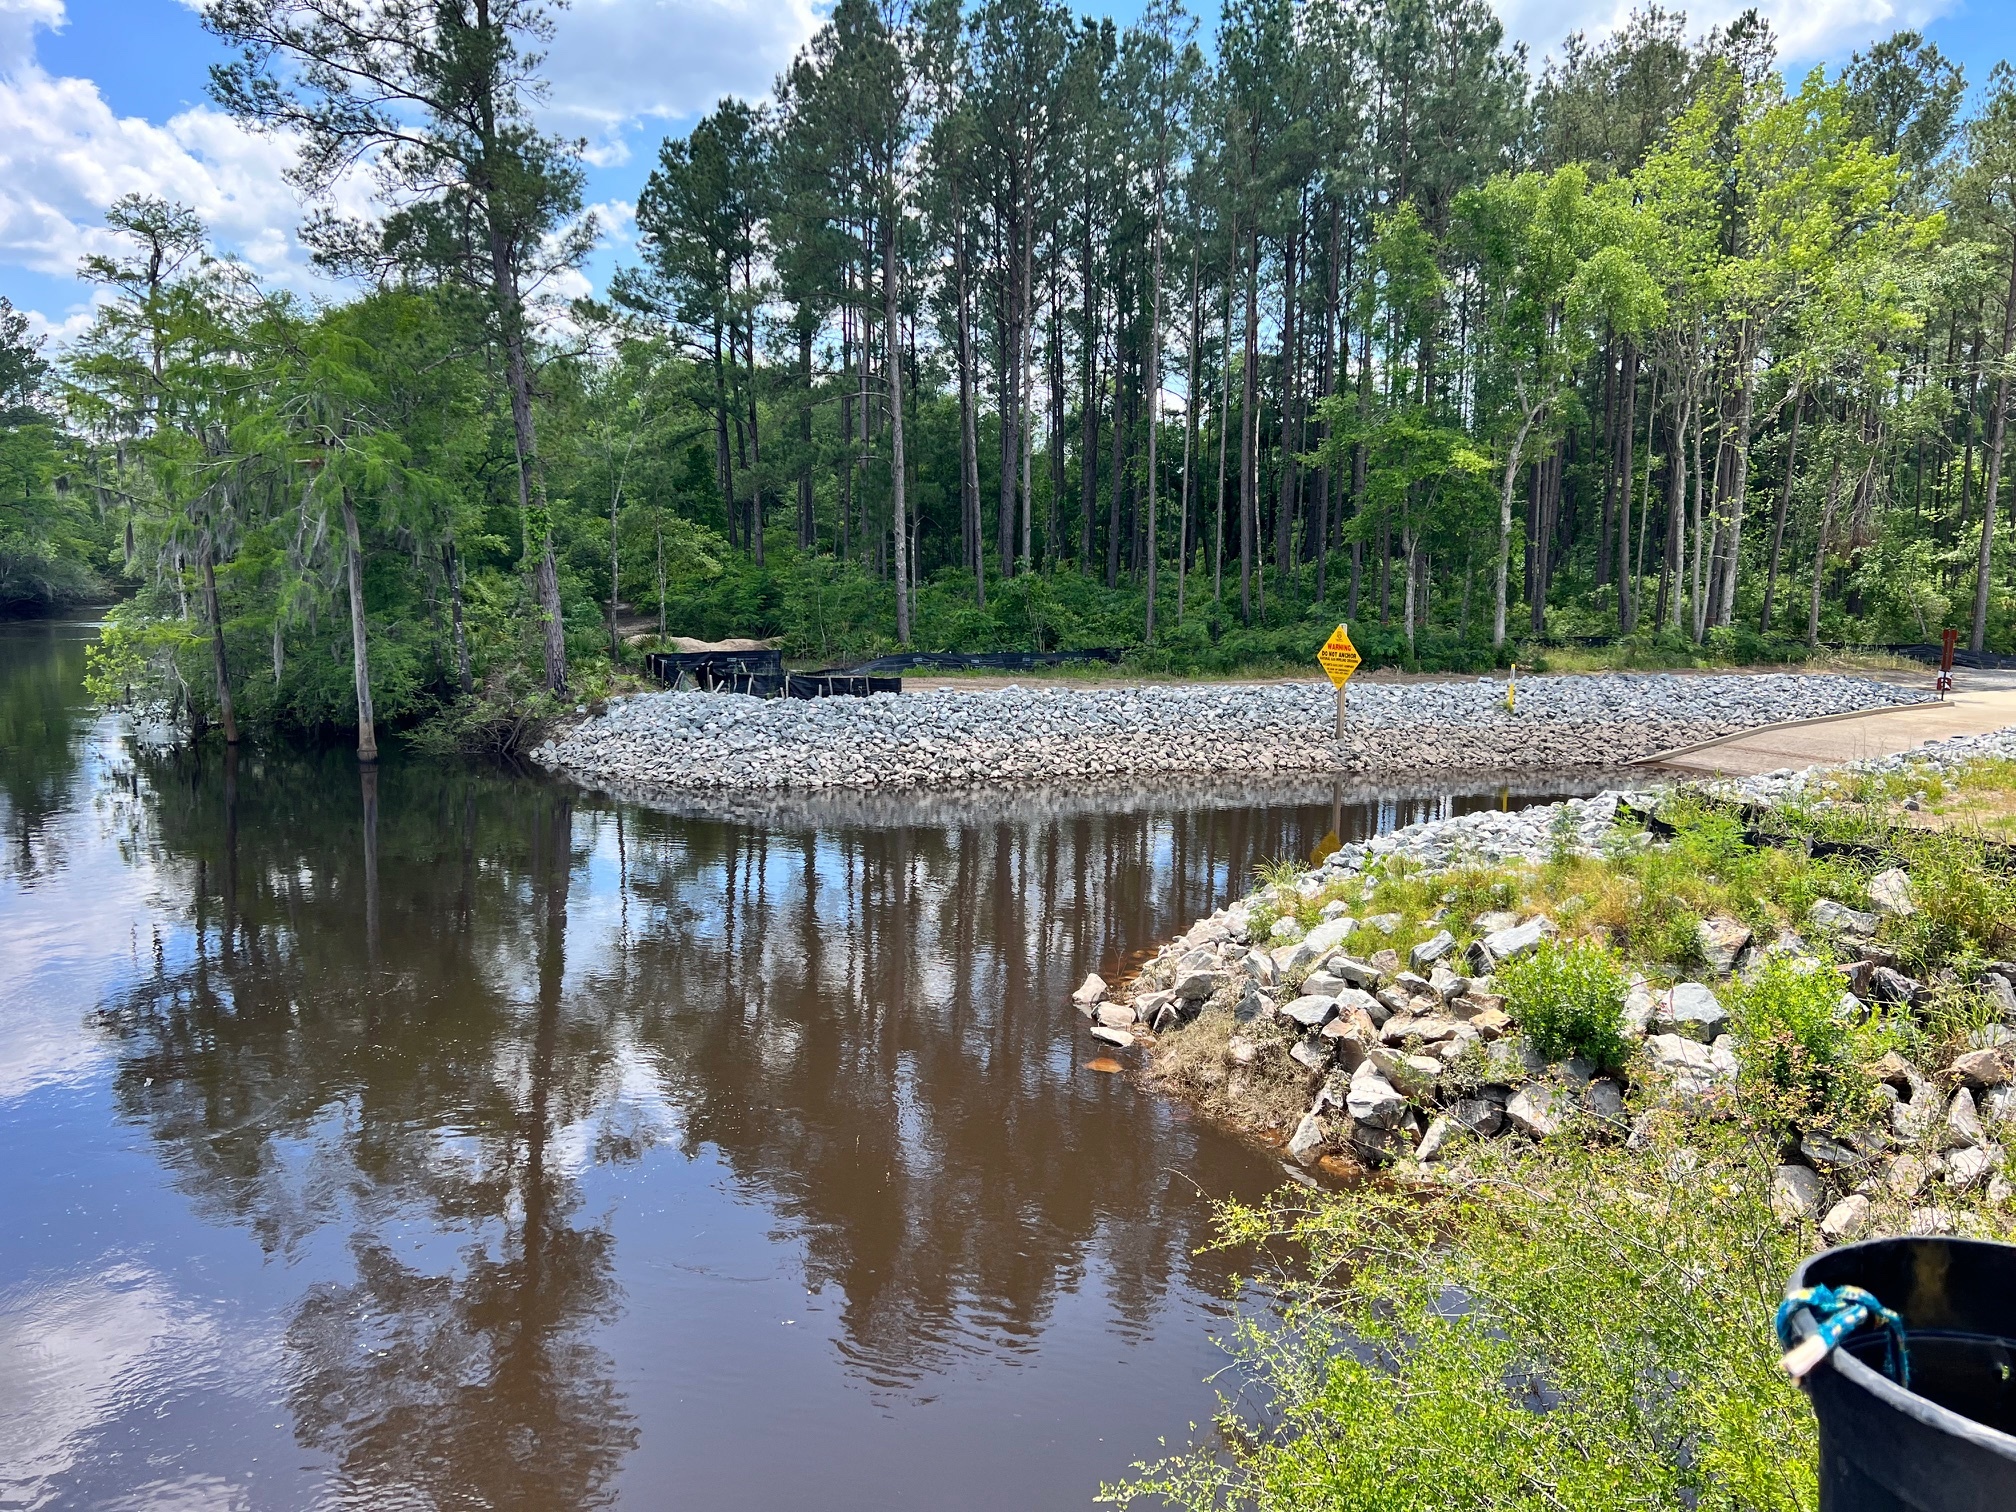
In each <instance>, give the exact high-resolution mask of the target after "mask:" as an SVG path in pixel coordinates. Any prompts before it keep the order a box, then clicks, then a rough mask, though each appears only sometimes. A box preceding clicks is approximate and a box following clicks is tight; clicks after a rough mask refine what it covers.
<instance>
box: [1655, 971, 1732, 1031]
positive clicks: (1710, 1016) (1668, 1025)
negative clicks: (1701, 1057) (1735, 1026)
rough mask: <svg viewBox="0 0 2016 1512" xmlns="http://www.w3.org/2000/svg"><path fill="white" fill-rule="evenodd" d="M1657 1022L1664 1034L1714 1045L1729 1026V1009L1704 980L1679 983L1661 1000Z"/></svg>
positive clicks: (1656, 1017) (1656, 1016) (1656, 1014)
mask: <svg viewBox="0 0 2016 1512" xmlns="http://www.w3.org/2000/svg"><path fill="white" fill-rule="evenodd" d="M1654 1023H1655V1024H1656V1025H1657V1026H1658V1028H1659V1029H1660V1030H1661V1031H1662V1032H1663V1033H1666V1034H1680V1035H1685V1036H1686V1037H1687V1038H1688V1039H1691V1040H1698V1041H1699V1042H1700V1043H1702V1044H1704V1045H1711V1044H1713V1043H1714V1042H1715V1040H1716V1038H1717V1037H1718V1036H1720V1035H1721V1033H1722V1031H1723V1029H1724V1028H1726V1027H1727V1025H1728V1023H1729V1012H1728V1010H1727V1009H1725V1008H1724V1007H1723V1006H1722V1004H1721V1001H1720V1000H1719V999H1717V998H1716V996H1715V994H1714V993H1713V992H1712V991H1710V990H1709V988H1708V987H1706V986H1705V985H1703V984H1702V983H1700V982H1678V983H1675V984H1674V986H1673V987H1672V989H1671V990H1670V991H1668V992H1667V993H1666V994H1665V996H1664V997H1662V998H1661V999H1660V1001H1659V1005H1658V1009H1657V1011H1656V1013H1655V1014H1654Z"/></svg>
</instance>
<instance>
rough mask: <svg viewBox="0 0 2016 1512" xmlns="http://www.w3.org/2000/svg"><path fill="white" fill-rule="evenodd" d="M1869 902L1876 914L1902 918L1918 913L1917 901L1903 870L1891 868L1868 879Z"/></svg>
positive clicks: (1908, 878)
mask: <svg viewBox="0 0 2016 1512" xmlns="http://www.w3.org/2000/svg"><path fill="white" fill-rule="evenodd" d="M1868 892H1869V902H1870V903H1871V905H1873V906H1874V908H1875V910H1876V911H1877V912H1878V913H1884V914H1890V915H1891V916H1893V917H1895V918H1900V919H1901V918H1904V917H1906V916H1907V915H1910V914H1914V913H1916V912H1917V911H1918V901H1917V899H1916V898H1915V897H1914V896H1913V895H1912V892H1911V879H1910V877H1908V876H1906V875H1905V873H1904V869H1903V868H1902V867H1899V866H1893V867H1891V868H1890V869H1889V870H1888V871H1881V872H1878V873H1876V875H1875V876H1873V877H1871V878H1870V879H1869V888H1868Z"/></svg>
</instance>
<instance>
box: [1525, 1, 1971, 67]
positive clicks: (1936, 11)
mask: <svg viewBox="0 0 2016 1512" xmlns="http://www.w3.org/2000/svg"><path fill="white" fill-rule="evenodd" d="M1496 3H1497V9H1498V14H1499V16H1500V17H1502V18H1503V20H1504V22H1505V30H1506V31H1507V32H1508V33H1509V34H1510V35H1511V36H1513V37H1515V38H1517V39H1518V40H1520V41H1523V42H1525V43H1526V44H1527V46H1528V47H1530V48H1531V49H1532V50H1533V55H1534V57H1535V58H1536V59H1537V58H1539V57H1542V56H1544V55H1545V54H1547V53H1549V52H1552V51H1553V50H1555V49H1556V48H1558V47H1559V46H1560V45H1561V39H1562V38H1563V37H1565V36H1566V35H1567V34H1568V33H1569V32H1571V31H1583V32H1587V33H1588V34H1589V35H1590V36H1591V37H1592V38H1593V37H1596V36H1600V35H1602V34H1603V33H1605V32H1609V31H1612V30H1614V29H1615V28H1617V27H1618V26H1620V25H1621V24H1622V23H1623V21H1624V18H1625V17H1626V16H1628V15H1629V14H1630V13H1631V11H1632V10H1633V9H1634V8H1636V7H1635V3H1634V0H1496ZM1953 4H1954V0H1759V3H1758V4H1757V5H1756V7H1755V8H1756V9H1757V10H1758V11H1759V12H1761V13H1762V14H1763V16H1764V18H1765V19H1766V20H1768V21H1769V22H1770V23H1771V26H1772V29H1773V30H1775V31H1776V32H1777V34H1778V52H1779V58H1780V60H1781V61H1783V62H1785V63H1787V64H1792V65H1797V64H1807V63H1813V62H1816V61H1820V60H1823V59H1824V60H1827V61H1830V62H1845V61H1846V60H1847V56H1848V54H1849V53H1850V52H1852V51H1853V50H1854V49H1856V48H1858V47H1860V46H1862V45H1863V44H1865V43H1867V42H1870V41H1873V40H1875V39H1877V38H1879V37H1885V36H1888V35H1889V34H1890V33H1891V32H1893V31H1897V30H1899V29H1901V28H1904V27H1922V26H1924V25H1925V24H1926V23H1927V22H1928V21H1931V20H1934V19H1935V18H1937V17H1939V16H1941V15H1944V14H1945V13H1946V12H1947V11H1949V10H1951V9H1953ZM1749 8H1750V6H1748V5H1746V4H1744V3H1743V0H1705V3H1701V4H1695V5H1685V6H1678V7H1676V6H1672V5H1669V6H1668V9H1684V10H1685V11H1686V13H1687V25H1688V29H1689V34H1690V35H1691V36H1700V35H1702V34H1703V33H1705V32H1706V31H1708V29H1709V28H1710V27H1715V26H1723V25H1726V24H1727V23H1728V22H1730V21H1732V20H1734V19H1735V18H1736V17H1737V16H1738V15H1740V14H1741V13H1742V12H1743V11H1745V10H1747V9H1749Z"/></svg>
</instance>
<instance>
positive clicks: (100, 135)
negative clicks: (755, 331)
mask: <svg viewBox="0 0 2016 1512" xmlns="http://www.w3.org/2000/svg"><path fill="white" fill-rule="evenodd" d="M1494 3H1496V4H1497V6H1498V9H1499V13H1500V15H1501V16H1502V17H1503V18H1504V20H1505V24H1506V29H1507V31H1508V33H1509V34H1510V35H1511V36H1512V37H1514V38H1516V39H1518V40H1521V41H1524V42H1525V43H1526V44H1527V45H1528V47H1529V48H1530V50H1531V51H1532V53H1533V54H1534V56H1535V57H1536V58H1537V57H1539V56H1541V55H1544V54H1545V53H1547V52H1548V51H1549V50H1550V49H1552V48H1554V47H1556V46H1558V44H1559V42H1560V39H1561V38H1562V37H1563V36H1564V35H1566V34H1567V33H1568V32H1569V31H1571V30H1575V29H1581V30H1583V31H1586V32H1588V33H1590V34H1592V35H1594V34H1598V33H1601V32H1603V31H1605V30H1607V29H1608V27H1609V26H1610V25H1611V24H1613V23H1614V22H1615V21H1617V20H1620V19H1621V18H1622V17H1623V15H1624V14H1625V13H1626V12H1628V10H1629V9H1630V5H1631V0H1494ZM1668 4H1669V5H1674V4H1676V0H1668ZM1075 8H1076V9H1078V10H1079V11H1081V12H1089V13H1093V14H1110V15H1113V16H1114V17H1116V19H1118V20H1120V21H1122V22H1123V23H1124V22H1125V21H1127V20H1129V19H1131V18H1132V16H1133V15H1134V14H1135V13H1136V12H1138V10H1139V8H1140V6H1139V3H1138V0H1110V3H1087V0H1079V3H1078V4H1077V5H1076V7H1075ZM1192 8H1193V10H1196V11H1198V12H1200V14H1201V15H1202V16H1203V18H1204V30H1205V32H1206V33H1208V31H1209V29H1210V25H1211V18H1212V16H1213V15H1214V13H1215V9H1216V7H1215V4H1214V3H1213V0H1192ZM1740 8H1741V6H1740V4H1739V3H1737V0H1698V3H1697V4H1695V5H1694V6H1692V7H1690V8H1689V15H1690V18H1691V22H1692V25H1693V28H1694V29H1695V30H1697V31H1698V30H1703V29H1705V28H1706V27H1707V26H1708V25H1711V24H1713V23H1716V22H1720V21H1724V20H1727V19H1728V18H1729V16H1731V15H1733V14H1734V13H1735V12H1736V11H1737V10H1739V9H1740ZM824 9H825V5H824V3H823V0H571V4H570V5H569V6H568V7H567V8H566V9H565V10H562V11H559V12H557V14H556V18H555V19H556V32H555V35H554V38H553V41H552V44H551V46H550V47H549V49H548V51H547V64H546V70H545V72H546V74H547V76H548V78H549V81H550V94H549V97H548V99H547V100H546V102H545V105H544V106H543V118H544V124H545V125H546V126H547V127H548V128H549V129H552V130H555V131H560V132H563V133H565V134H567V135H569V136H579V137H584V138H586V139H587V141H588V144H589V147H588V177H587V198H588V200H589V201H590V203H591V204H592V205H593V206H594V207H595V208H596V211H597V219H598V222H599V224H600V225H601V226H602V228H603V231H604V237H603V241H602V243H601V245H600V246H599V247H598V248H597V250H596V252H595V254H594V256H593V257H592V258H591V260H590V262H589V265H588V267H587V269H586V271H585V278H584V280H583V284H582V286H583V288H586V287H587V286H588V285H589V284H593V285H597V286H599V285H600V284H602V283H603V282H604V281H605V280H606V279H607V277H608V275H609V273H610V272H611V271H612V270H613V269H614V268H616V267H617V266H620V265H621V263H622V262H624V261H625V260H627V258H628V255H629V250H628V249H629V241H630V235H631V231H632V226H631V222H630V210H631V206H632V205H633V204H634V202H635V199H636V195H637V192H638V190H639V189H640V188H641V187H642V185H643V182H644V179H645V177H646V175H647V174H648V173H649V172H650V168H651V164H652V161H653V160H654V158H655V157H656V154H657V147H658V143H659V141H660V140H661V139H662V138H663V137H665V136H666V135H668V134H672V135H677V134H680V133H682V132H683V131H684V130H685V129H686V128H687V127H688V126H690V125H691V124H692V121H693V120H694V118H695V117H696V116H697V115H698V114H699V113H701V112H703V111H705V110H706V109H707V108H709V107H710V106H711V105H712V104H713V103H714V102H715V101H716V100H717V99H719V98H720V97H721V96H722V95H724V94H736V95H742V96H745V97H755V96H759V95H762V94H765V93H767V91H768V90H769V88H770V85H771V83H772V81H773V80H774V78H775V77H776V75H777V73H778V71H779V70H780V69H781V68H782V67H783V66H784V64H785V63H786V62H787V61H788V60H789V58H790V56H791V54H792V52H793V51H794V50H795V49H796V48H797V47H798V46H799V45H800V44H801V43H802V42H803V41H804V40H805V39H806V38H807V37H808V36H810V35H811V33H812V31H813V30H814V29H815V28H816V27H817V25H818V24H819V19H820V15H821V13H822V11H823V10H824ZM1759 9H1761V10H1763V11H1764V12H1765V14H1766V15H1768V16H1769V17H1770V19H1771V21H1772V24H1773V25H1774V26H1775V27H1776V29H1777V32H1778V35H1779V37H1780V38H1781V41H1782V47H1781V61H1782V62H1783V63H1784V64H1785V66H1786V67H1787V68H1788V69H1789V70H1792V71H1794V72H1803V71H1804V70H1805V69H1807V68H1810V67H1811V66H1812V65H1813V64H1815V63H1827V64H1834V65H1838V64H1840V63H1842V62H1844V61H1846V59H1847V58H1848V57H1849V56H1850V55H1851V54H1852V53H1853V52H1854V51H1855V49H1856V48H1858V47H1860V46H1863V45H1865V44H1867V43H1868V42H1870V41H1872V40H1875V39H1877V38H1879V37H1883V36H1887V35H1888V34H1889V33H1890V32H1892V31H1895V30H1897V29H1899V28H1900V27H1905V26H1917V27H1919V28H1921V29H1923V30H1924V31H1925V32H1926V33H1927V35H1928V36H1929V37H1930V38H1931V39H1932V40H1933V41H1934V42H1936V43H1937V44H1938V45H1939V46H1940V48H1941V49H1943V50H1944V51H1945V52H1946V53H1947V54H1948V56H1950V57H1952V58H1954V59H1956V60H1957V61H1958V62H1960V63H1961V64H1962V65H1964V66H1965V68H1966V70H1967V76H1968V79H1969V81H1970V83H1974V84H1977V85H1978V84H1979V83H1980V81H1982V80H1983V79H1985V78H1986V77H1987V74H1988V70H1989V69H1990V67H1992V66H1993V64H1994V63H1995V62H1997V61H1998V60H2000V59H2003V58H2012V57H2016V4H2011V3H2010V0H1761V3H1760V4H1759ZM222 56H223V53H222V50H221V49H220V48H219V47H218V45H217V44H216V42H215V41H213V40H212V39H211V38H210V37H208V36H206V35H205V34H204V32H203V29H202V27H201V25H200V24H199V23H198V19H197V14H196V10H195V7H194V5H193V4H185V3H183V0H0V295H4V296H6V297H7V298H9V299H11V300H12V301H13V303H14V305H15V306H16V308H18V309H21V310H25V311H28V312H29V313H30V315H31V318H32V319H33V321H34V323H35V326H36V328H37V329H38V330H40V331H43V332H45V333H47V334H49V335H51V336H52V337H53V338H55V339H56V340H58V341H60V340H61V339H62V338H63V337H64V336H66V335H69V334H71V333H74V332H75V331H77V330H78V329H80V328H81V327H82V325H83V324H84V323H85V322H86V321H88V319H89V313H90V305H89V301H90V292H91V291H90V290H89V288H88V287H87V286H86V285H84V284H83V283H81V282H80V281H79V280H78V279H77V277H76V272H75V270H76V267H77V263H78V260H79V259H80V258H82V257H84V256H85V255H87V254H89V253H91V252H94V251H101V250H107V249H109V248H110V247H111V246H112V245H113V244H114V243H113V240H112V238H111V237H110V235H109V233H107V231H106V230H105V225H104V212H105V207H106V206H107V205H109V204H111V203H112V202H113V201H114V200H116V199H117V198H119V196H121V195H122V194H127V193H131V192H139V193H144V194H157V195H161V196H162V197H164V198H167V199H171V200H178V201H180V202H182V203H184V204H187V205H190V206H191V207H193V208H194V209H195V210H196V211H197V212H198V213H199V214H200V215H201V216H202V217H203V219H204V220H205V222H206V223H207V224H208V225H209V226H210V228H211V231H212V234H213V237H214V239H215V241H216V243H217V245H218V246H219V247H220V248H221V249H223V250H224V251H227V252H229V253H232V254H234V255H236V256H238V257H239V258H241V259H242V260H243V261H244V262H246V263H247V264H248V265H249V266H250V267H251V268H252V269H254V270H255V271H256V272H257V273H258V274H259V275H260V277H261V278H262V279H264V280H265V281H266V282H267V283H268V284H269V285H271V286H275V287H284V288H293V289H298V290H301V291H302V292H304V293H306V294H310V295H322V294H328V293H330V292H332V287H331V286H330V285H329V284H328V283H327V282H326V281H325V280H323V279H322V278H321V277H320V276H319V275H318V274H317V273H316V271H315V270H314V268H313V267H312V266H311V265H310V263H309V261H308V258H307V256H306V255H305V253H304V252H303V251H302V248H301V246H300V243H299V241H298V239H297V237H296V234H295V232H296V228H297V226H298V225H299V223H300V221H301V219H302V216H303V207H302V205H301V203H300V201H299V200H298V198H297V197H296V195H295V193H294V191H293V190H292V189H291V188H290V187H289V185H288V184H287V182H286V179H285V171H286V168H287V164H288V161H289V156H290V154H289V150H288V147H287V145H286V144H285V143H284V142H283V141H280V140H276V139H274V138H270V137H262V136H259V135H257V134H254V133H251V132H249V131H247V130H245V129H243V128H241V127H240V126H238V125H237V124H236V123H235V122H233V121H232V120H230V119H229V118H228V117H227V116H225V115H224V114H223V113H222V112H221V111H220V110H218V109H217V107H216V106H215V105H214V104H212V103H211V102H210V100H209V98H208V96H207V94H206V86H207V74H208V69H209V66H210V65H211V64H212V63H214V62H216V61H218V60H219V59H220V58H221V57H222ZM357 192H358V193H360V194H361V192H362V191H361V190H359V191H357ZM352 208H355V203H354V202H353V206H352Z"/></svg>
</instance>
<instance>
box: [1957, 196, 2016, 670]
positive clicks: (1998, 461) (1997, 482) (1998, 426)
mask: <svg viewBox="0 0 2016 1512" xmlns="http://www.w3.org/2000/svg"><path fill="white" fill-rule="evenodd" d="M2012 341H2016V236H2012V237H2011V238H2010V248H2009V291H2008V293H2007V295H2006V296H2005V297H2004V300H2003V305H2002V360H2001V361H2000V363H1999V364H1997V366H1998V368H1999V376H1998V377H1997V378H1996V380H1995V409H1994V412H1993V413H1992V414H1991V415H1990V416H1989V417H1988V478H1987V481H1986V483H1985V484H1984V485H1983V488H1982V493H1981V549H1980V552H1979V553H1978V554H1977V556H1976V559H1975V577H1974V629H1973V633H1972V634H1971V635H1970V636H1969V637H1968V641H1967V646H1968V649H1969V650H1972V651H1980V650H1982V649H1983V647H1984V646H1985V644H1986V642H1987V638H1988V569H1989V563H1990V560H1991V557H1992V554H1993V549H1994V545H1995V511H1996V509H1997V508H1998V502H1997V501H1998V496H1999V495H2000V493H2001V491H2002V443H2003V439H2004V437H2005V436H2006V435H2007V433H2008V423H2009V348H2010V344H2011V342H2012Z"/></svg>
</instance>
